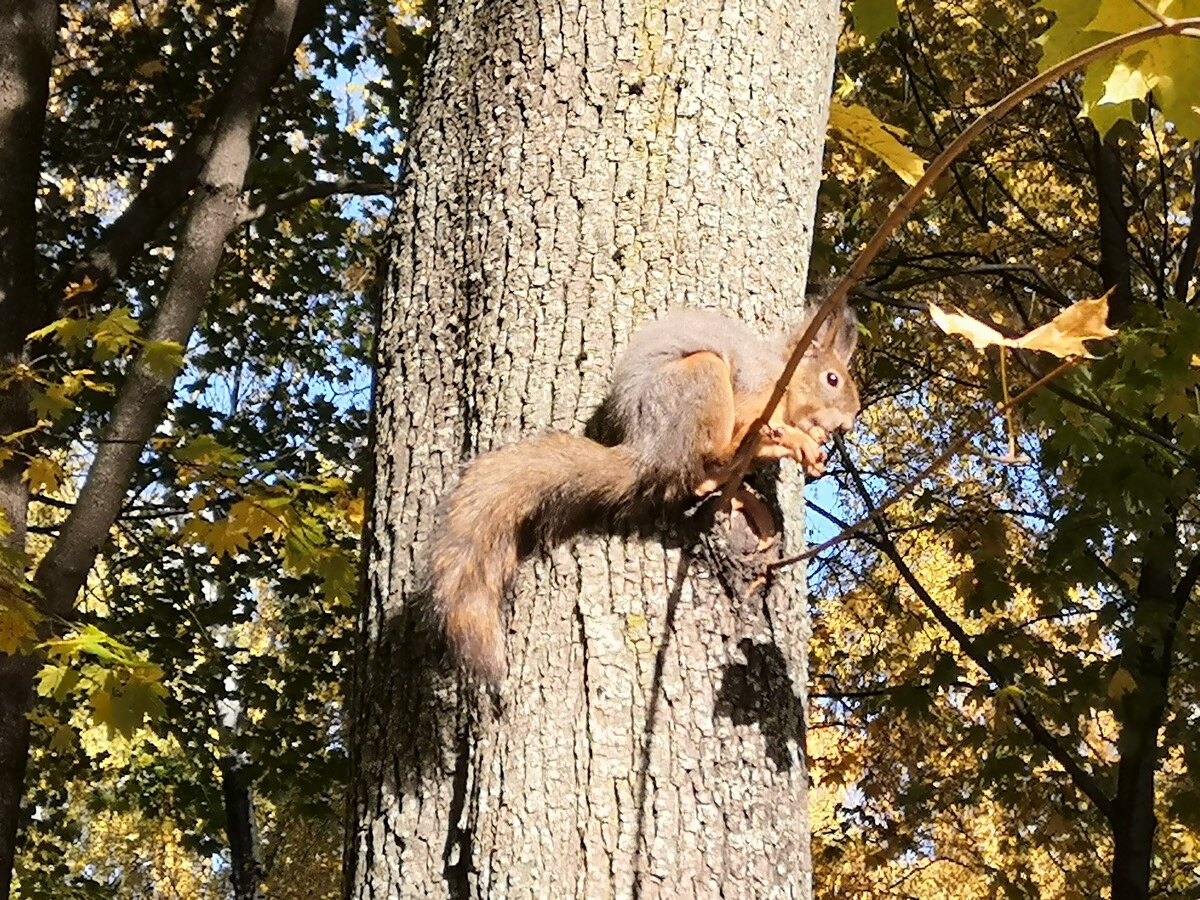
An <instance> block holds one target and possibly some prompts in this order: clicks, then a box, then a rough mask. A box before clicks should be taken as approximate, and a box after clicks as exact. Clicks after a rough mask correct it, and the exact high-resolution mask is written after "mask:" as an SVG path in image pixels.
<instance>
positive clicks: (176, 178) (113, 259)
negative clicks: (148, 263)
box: [44, 0, 323, 315]
mask: <svg viewBox="0 0 1200 900" xmlns="http://www.w3.org/2000/svg"><path fill="white" fill-rule="evenodd" d="M322 11H323V6H322V5H321V4H320V3H319V2H317V0H302V3H301V8H300V10H299V11H298V12H297V15H296V18H295V24H294V25H293V28H292V31H291V34H290V36H289V37H288V44H287V48H288V49H287V52H286V53H283V54H279V55H278V56H275V57H272V59H271V60H270V65H272V66H273V67H274V70H273V71H272V72H270V73H266V74H267V75H268V76H269V77H270V79H271V80H272V81H274V80H275V79H277V78H278V77H279V76H280V74H282V72H283V69H284V67H285V66H286V65H287V64H288V62H289V61H290V60H291V57H292V53H293V51H295V49H296V47H298V46H299V45H300V42H301V41H303V40H304V38H305V36H306V35H307V34H308V32H309V31H311V29H312V28H313V26H314V25H315V24H316V17H317V16H318V15H319V14H321V13H322ZM264 62H266V61H264ZM236 79H237V76H236V75H235V76H234V81H233V82H231V83H230V84H229V85H228V86H227V87H226V88H225V90H224V91H222V92H221V93H219V94H217V95H216V97H215V98H214V100H213V102H212V104H210V106H209V109H208V111H207V113H206V114H205V116H204V118H203V119H202V120H201V121H200V124H199V125H198V127H197V128H196V130H195V131H194V132H193V133H192V135H191V137H189V138H188V140H187V141H186V142H185V143H184V144H183V145H182V146H181V147H179V148H178V150H176V152H175V154H174V156H172V157H171V159H170V160H168V161H166V162H163V163H162V164H160V165H159V166H158V167H157V168H156V169H155V170H154V172H153V173H152V174H151V175H150V177H149V178H148V179H147V181H146V184H145V186H144V187H143V188H142V189H141V191H140V192H139V193H138V195H137V196H136V197H134V198H133V200H132V201H131V202H130V204H129V205H128V206H127V207H125V210H124V211H123V212H122V213H121V215H119V216H118V217H117V218H116V220H115V221H113V223H112V224H111V225H109V226H108V228H107V229H106V230H105V232H104V235H103V236H102V237H101V238H100V241H99V242H98V243H97V244H96V245H95V246H94V247H92V248H91V249H90V250H89V251H88V252H87V253H86V254H84V255H83V256H82V257H81V258H80V259H78V260H76V261H75V262H74V263H72V264H71V265H69V266H67V267H66V268H64V269H62V270H61V271H60V272H59V273H58V274H57V275H56V276H55V278H54V280H53V281H52V282H51V283H50V284H49V285H48V286H46V288H45V289H44V294H45V299H46V302H47V303H48V304H50V305H51V306H52V307H53V308H57V309H58V310H59V314H60V315H61V314H62V313H63V312H64V311H65V308H66V307H75V308H78V307H83V306H86V305H87V304H88V303H89V302H91V301H92V300H93V299H94V298H97V297H99V296H100V294H102V293H103V292H104V291H105V290H106V289H107V288H108V287H109V286H110V285H111V284H112V283H113V282H114V281H115V280H116V279H117V278H119V277H120V276H121V275H122V273H124V272H125V270H126V269H127V268H128V267H129V265H130V263H132V262H133V260H134V258H135V257H136V256H137V255H138V254H139V253H140V252H141V251H142V248H143V247H145V245H146V243H147V241H149V240H150V238H151V237H153V236H154V233H155V232H156V231H158V229H159V228H161V227H162V226H163V224H164V223H165V222H166V221H167V220H168V219H169V218H170V217H171V215H172V214H173V213H174V212H175V211H176V210H177V209H178V208H179V207H180V205H182V204H183V202H184V201H185V200H186V199H187V197H188V195H189V194H190V193H191V192H192V190H193V189H194V188H195V187H196V185H197V178H199V176H200V173H201V171H202V170H203V168H204V164H205V162H206V161H207V160H208V158H209V155H210V154H211V153H212V149H213V145H214V141H215V140H216V136H217V129H218V125H219V123H220V122H221V121H222V118H223V117H224V116H225V115H226V114H227V113H228V111H229V109H230V105H231V104H232V103H234V102H236V98H237V95H238V91H237V89H236V88H237V84H236ZM88 279H90V280H91V281H90V284H91V286H90V288H89V289H88V290H86V291H81V292H79V293H76V294H74V295H73V296H72V297H71V299H70V300H69V301H68V300H66V299H65V294H66V290H67V288H69V287H71V286H72V285H81V284H84V283H85V282H86V281H87V280H88Z"/></svg>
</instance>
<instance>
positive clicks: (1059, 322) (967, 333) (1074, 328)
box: [929, 294, 1116, 359]
mask: <svg viewBox="0 0 1200 900" xmlns="http://www.w3.org/2000/svg"><path fill="white" fill-rule="evenodd" d="M929 316H930V318H932V319H933V323H934V324H935V325H937V327H938V328H940V329H942V331H944V332H946V333H947V334H957V335H961V336H962V337H965V338H966V339H967V340H969V341H970V342H971V343H972V344H973V345H974V346H975V349H976V350H983V349H985V348H987V347H993V346H995V347H1019V348H1021V349H1023V350H1040V351H1042V352H1043V353H1050V354H1053V355H1054V356H1057V357H1059V358H1060V359H1066V358H1068V357H1073V356H1083V357H1088V358H1090V357H1091V356H1092V354H1091V353H1090V352H1089V351H1088V349H1087V347H1086V346H1085V345H1084V341H1096V340H1102V339H1103V338H1108V337H1112V336H1113V335H1114V334H1116V332H1115V331H1113V330H1112V329H1111V328H1109V327H1108V324H1107V319H1108V295H1107V294H1106V295H1105V296H1103V297H1098V298H1096V299H1095V300H1080V301H1079V302H1078V303H1073V304H1071V305H1070V306H1068V307H1067V308H1066V309H1064V310H1063V311H1062V312H1060V313H1059V314H1058V315H1057V316H1055V317H1054V318H1053V319H1051V320H1050V321H1049V322H1047V323H1046V324H1045V325H1040V326H1038V327H1037V328H1035V329H1033V331H1031V332H1029V333H1028V334H1026V335H1023V336H1022V337H1019V338H1006V337H1005V336H1004V335H1002V334H1001V333H1000V332H998V331H997V330H996V329H994V328H992V327H991V326H990V325H985V324H984V323H983V322H980V321H979V320H978V319H974V318H972V317H971V316H968V315H964V314H963V313H947V312H945V311H944V310H942V309H941V308H940V307H939V306H938V305H937V304H935V303H930V304H929Z"/></svg>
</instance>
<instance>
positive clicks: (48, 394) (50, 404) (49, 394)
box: [29, 384, 75, 422]
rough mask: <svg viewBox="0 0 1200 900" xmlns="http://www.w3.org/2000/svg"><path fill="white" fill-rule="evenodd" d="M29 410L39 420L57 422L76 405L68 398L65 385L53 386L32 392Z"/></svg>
mask: <svg viewBox="0 0 1200 900" xmlns="http://www.w3.org/2000/svg"><path fill="white" fill-rule="evenodd" d="M29 408H30V410H32V411H33V414H34V415H35V416H37V417H38V418H39V419H48V420H49V421H51V422H56V421H58V418H59V417H60V416H61V415H62V414H63V413H65V412H66V411H67V410H69V409H74V408H75V404H74V403H73V402H72V401H71V400H70V398H68V397H67V389H66V388H65V387H64V386H63V385H61V384H52V385H50V386H49V387H48V388H46V389H45V390H44V391H33V392H32V395H31V396H30V398H29Z"/></svg>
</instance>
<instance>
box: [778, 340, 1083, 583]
mask: <svg viewBox="0 0 1200 900" xmlns="http://www.w3.org/2000/svg"><path fill="white" fill-rule="evenodd" d="M1080 360H1081V357H1077V356H1075V357H1071V358H1070V359H1066V360H1063V362H1062V363H1061V364H1060V365H1059V366H1058V367H1056V368H1054V369H1051V370H1050V371H1049V372H1047V373H1046V374H1045V375H1043V376H1042V377H1041V378H1039V379H1038V380H1037V381H1035V382H1033V384H1031V385H1029V387H1027V388H1025V390H1023V391H1021V393H1019V394H1017V395H1016V396H1015V397H1013V398H1012V399H1011V400H1009V401H1008V402H1007V403H1003V404H1001V405H1000V406H997V407H996V409H995V410H993V411H992V415H991V416H989V417H988V419H987V420H986V421H987V422H990V421H991V420H992V419H993V418H995V417H996V416H999V415H1005V414H1007V413H1008V411H1009V410H1011V409H1013V408H1014V407H1016V406H1018V405H1020V404H1021V403H1023V402H1024V401H1025V400H1026V399H1028V398H1029V397H1030V396H1031V395H1032V394H1033V393H1034V392H1036V391H1037V390H1039V389H1040V388H1041V387H1043V386H1044V385H1046V384H1048V383H1049V382H1051V381H1053V380H1054V379H1055V378H1057V377H1058V376H1060V375H1062V374H1063V373H1064V372H1066V371H1068V370H1069V369H1072V368H1074V367H1075V366H1076V365H1077V364H1078V363H1079V362H1080ZM984 424H986V422H985V423H984ZM982 430H983V425H978V426H976V427H975V428H972V429H970V430H969V431H967V432H966V433H965V434H963V435H962V437H960V438H959V439H958V440H957V441H955V442H954V443H953V444H951V445H950V446H949V447H947V448H946V450H945V451H944V452H943V453H942V454H941V455H940V456H938V458H937V459H935V460H934V461H933V462H931V463H930V464H929V465H927V466H926V467H925V468H924V469H922V470H921V471H920V472H918V473H917V474H916V475H914V476H913V477H912V478H910V479H909V480H908V481H906V482H905V483H904V484H903V485H902V486H901V487H900V488H899V489H897V490H896V491H895V493H893V494H892V495H891V496H890V497H889V498H888V499H887V500H885V501H884V502H883V503H881V504H880V505H879V506H877V507H875V508H874V509H872V510H871V511H870V512H869V513H868V514H867V515H866V516H864V517H863V518H861V519H859V520H858V521H857V522H855V523H854V524H853V525H851V526H850V527H849V528H844V529H843V530H842V531H841V532H840V533H838V534H835V535H834V536H833V537H831V538H830V539H829V540H827V541H824V542H822V543H820V544H817V546H815V547H809V548H808V549H807V550H805V551H804V552H803V553H799V554H797V555H796V556H792V557H789V558H787V559H781V560H780V561H779V562H775V563H771V564H770V565H769V566H768V568H769V569H771V570H775V569H782V568H784V567H785V566H790V565H794V564H795V563H798V562H803V561H804V560H806V559H811V558H812V557H814V556H816V555H817V554H818V553H823V552H824V551H826V550H828V549H829V548H830V547H832V546H834V545H835V544H840V543H841V542H842V541H844V540H846V538H848V537H851V536H852V535H854V534H855V533H856V532H858V531H861V530H862V529H863V528H865V527H866V526H867V525H869V524H870V523H871V522H873V521H875V520H876V519H879V518H880V516H882V515H883V513H884V512H886V511H887V510H888V509H890V508H891V507H892V506H895V505H896V503H898V502H899V501H900V500H902V499H903V498H904V496H905V495H906V494H907V493H908V492H909V491H911V490H912V489H913V488H915V487H916V486H917V485H919V484H920V483H921V482H922V481H924V480H925V479H926V478H928V477H929V476H930V475H932V474H933V473H934V472H935V471H937V470H938V469H940V468H941V467H942V466H943V465H945V464H946V463H947V462H949V461H950V459H951V458H952V457H953V456H954V455H955V454H957V453H958V452H959V451H960V450H962V448H963V447H965V446H966V445H967V444H968V443H969V442H970V441H971V439H972V438H974V437H975V436H976V435H977V434H979V432H980V431H982Z"/></svg>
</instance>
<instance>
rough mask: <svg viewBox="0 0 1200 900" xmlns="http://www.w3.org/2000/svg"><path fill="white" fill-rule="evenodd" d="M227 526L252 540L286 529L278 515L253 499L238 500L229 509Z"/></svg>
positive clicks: (279, 532)
mask: <svg viewBox="0 0 1200 900" xmlns="http://www.w3.org/2000/svg"><path fill="white" fill-rule="evenodd" d="M229 526H230V527H231V528H234V529H236V530H237V531H239V532H241V533H242V534H244V535H245V536H246V539H247V541H254V540H257V539H258V538H260V537H262V536H263V535H264V534H268V533H271V534H281V533H282V532H283V531H285V530H286V527H285V523H284V522H283V521H282V520H281V519H280V518H279V516H277V515H275V514H274V513H272V512H271V511H270V510H268V509H266V508H265V507H263V506H262V505H261V504H259V503H257V502H256V501H254V500H239V501H238V502H237V503H235V504H233V506H232V507H231V508H230V510H229Z"/></svg>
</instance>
